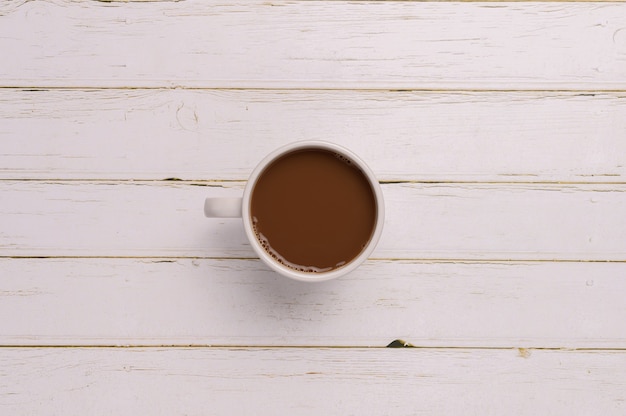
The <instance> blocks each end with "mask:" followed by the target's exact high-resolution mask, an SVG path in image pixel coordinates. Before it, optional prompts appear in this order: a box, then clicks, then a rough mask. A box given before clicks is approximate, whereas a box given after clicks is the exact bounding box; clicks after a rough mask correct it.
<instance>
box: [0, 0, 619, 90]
mask: <svg viewBox="0 0 626 416" xmlns="http://www.w3.org/2000/svg"><path fill="white" fill-rule="evenodd" d="M444 1H445V0H444ZM624 3H626V0H624ZM0 82H2V83H3V84H0V90H23V91H25V92H46V91H48V90H60V91H96V90H133V91H135V90H137V91H139V90H146V91H158V90H162V91H169V90H190V91H207V92H209V91H292V92H298V91H301V92H307V91H322V92H323V91H337V92H338V91H355V92H368V91H372V92H419V93H446V94H448V93H449V94H454V93H492V92H493V93H507V92H510V93H513V92H527V93H542V92H550V93H578V94H579V95H595V94H605V93H623V92H626V83H623V84H622V83H619V84H616V83H614V82H611V83H599V84H597V87H595V88H588V87H583V88H581V87H580V86H577V85H580V84H575V83H568V84H562V85H559V84H556V83H545V84H542V83H541V84H540V83H533V84H530V86H527V85H525V84H521V83H520V84H516V83H512V82H507V83H503V84H502V85H500V84H494V83H474V84H475V85H474V84H472V83H471V82H468V83H463V84H450V85H447V84H444V85H424V86H415V85H414V84H406V85H404V84H398V85H389V83H388V82H386V83H384V84H381V85H380V86H376V85H368V86H361V85H359V83H350V82H342V83H341V84H340V85H339V84H337V85H332V84H328V85H326V84H323V83H319V85H318V86H310V87H304V86H302V85H301V84H293V85H285V82H280V83H278V82H277V83H274V82H269V83H267V85H256V84H257V83H258V82H255V84H254V85H253V84H248V83H247V82H244V81H242V82H240V83H239V84H240V85H237V83H233V84H227V85H219V83H213V82H203V83H189V84H172V85H163V84H147V83H146V84H144V83H141V82H136V81H132V83H133V84H135V85H129V84H131V81H128V82H125V83H123V84H116V83H113V82H108V83H105V84H103V83H102V80H94V81H93V82H91V83H86V84H75V85H69V84H68V85H54V84H40V85H36V84H22V83H20V82H19V81H12V80H0ZM313 83H315V82H313ZM200 84H201V85H200ZM487 84H490V85H491V86H488V85H487ZM555 84H556V85H555ZM582 85H589V84H582Z"/></svg>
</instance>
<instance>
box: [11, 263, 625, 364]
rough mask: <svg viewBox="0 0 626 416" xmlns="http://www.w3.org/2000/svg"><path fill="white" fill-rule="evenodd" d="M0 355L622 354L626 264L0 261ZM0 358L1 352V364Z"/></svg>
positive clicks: (623, 346)
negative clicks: (116, 349)
mask: <svg viewBox="0 0 626 416" xmlns="http://www.w3.org/2000/svg"><path fill="white" fill-rule="evenodd" d="M0 270H2V273H3V278H2V279H1V280H0V316H4V317H10V319H3V320H2V322H1V323H0V345H5V346H6V345H36V346H41V345H179V346H184V345H234V346H236V345H247V346H251V345H252V346H269V345H272V346H286V345H288V346H302V345H307V346H343V347H355V346H361V347H364V346H374V347H375V346H377V347H384V346H385V345H387V344H389V343H390V342H391V341H392V340H394V339H397V338H400V339H404V340H406V341H408V342H410V343H411V344H413V345H415V346H428V347H458V348H462V347H489V348H514V347H524V348H626V305H625V303H624V301H623V294H624V293H625V291H626V263H586V262H583V263H578V262H574V263H569V262H567V263H566V262H557V263H544V262H539V263H517V262H513V263H510V262H502V263H493V262H491V263H489V262H469V263H467V262H465V263H461V262H434V263H433V262H413V261H382V260H378V261H370V262H367V263H366V264H364V265H363V266H361V267H360V268H359V269H357V270H356V271H355V272H353V273H351V274H350V275H348V276H345V277H343V278H341V279H338V280H334V281H330V282H324V283H319V284H303V283H301V282H296V281H290V280H288V279H286V278H284V277H281V276H278V275H277V274H276V273H274V272H272V271H270V270H269V269H268V268H267V267H265V266H264V265H263V264H262V263H261V262H260V260H228V259H215V260H212V259H0ZM1 354H2V350H1V349H0V355H1Z"/></svg>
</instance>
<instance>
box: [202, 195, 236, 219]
mask: <svg viewBox="0 0 626 416" xmlns="http://www.w3.org/2000/svg"><path fill="white" fill-rule="evenodd" d="M241 202H242V198H207V199H205V200H204V215H205V216H207V217H209V218H241Z"/></svg>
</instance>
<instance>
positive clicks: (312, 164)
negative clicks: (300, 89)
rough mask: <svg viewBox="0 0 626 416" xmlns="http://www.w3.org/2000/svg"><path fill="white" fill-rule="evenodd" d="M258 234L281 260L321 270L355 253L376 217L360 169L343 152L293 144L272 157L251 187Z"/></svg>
mask: <svg viewBox="0 0 626 416" xmlns="http://www.w3.org/2000/svg"><path fill="white" fill-rule="evenodd" d="M250 213H251V216H252V222H253V226H254V229H255V233H256V237H257V239H258V240H259V242H260V243H261V244H262V245H263V247H264V248H265V250H266V251H267V252H268V253H269V254H270V255H272V256H273V257H274V258H275V259H276V260H278V261H279V262H281V263H282V264H284V265H286V266H288V267H291V268H293V269H296V270H300V271H306V272H325V271H329V270H332V269H336V268H338V267H341V266H343V265H345V264H347V263H349V262H350V261H351V260H352V259H354V258H355V257H357V256H358V255H359V253H360V252H361V251H362V250H363V248H364V247H365V246H366V245H367V243H368V241H369V240H370V238H371V236H372V233H373V231H374V227H375V222H376V200H375V197H374V192H373V190H372V187H371V185H370V183H369V181H368V179H367V177H366V176H365V175H364V174H363V172H362V171H361V170H360V169H359V168H358V167H357V166H356V165H354V164H352V163H351V162H349V161H347V160H346V159H345V158H344V157H343V156H339V155H337V154H335V153H333V152H330V151H327V150H321V149H306V150H297V151H294V152H292V153H288V154H287V155H284V156H282V157H280V158H279V159H277V160H275V161H274V162H272V163H271V164H270V165H269V166H268V167H266V168H265V170H264V171H263V172H262V173H261V176H260V177H259V179H258V181H257V183H256V186H255V187H254V190H253V193H252V198H251V206H250Z"/></svg>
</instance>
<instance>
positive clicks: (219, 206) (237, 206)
mask: <svg viewBox="0 0 626 416" xmlns="http://www.w3.org/2000/svg"><path fill="white" fill-rule="evenodd" d="M304 149H321V150H327V151H331V152H334V153H337V154H339V155H341V156H343V157H345V158H347V159H348V160H350V161H351V162H352V163H353V164H355V165H356V166H357V167H358V168H359V169H360V170H361V172H363V174H364V175H365V177H366V178H367V180H368V182H369V184H370V186H371V189H372V191H373V194H374V198H375V200H376V220H375V225H374V230H373V233H372V236H371V238H370V240H369V241H368V243H367V244H366V245H365V247H364V248H363V250H362V251H361V252H360V253H359V254H358V255H357V256H356V257H355V258H354V259H352V260H351V261H350V262H348V263H346V264H345V265H343V266H341V267H339V268H336V269H332V270H329V271H326V272H317V273H311V272H303V271H298V270H295V269H292V268H290V267H287V266H285V265H284V264H282V263H280V262H279V261H277V260H276V259H274V258H273V257H272V256H271V255H270V254H269V253H268V252H267V251H266V250H265V249H264V248H263V246H262V245H261V243H260V242H259V240H258V239H257V237H256V234H255V232H254V229H253V224H252V217H251V215H250V204H251V197H252V192H253V190H254V187H255V185H256V183H257V180H258V179H259V177H260V175H261V173H263V171H264V169H265V168H266V167H267V166H269V165H270V164H271V163H272V162H273V161H275V160H276V159H278V158H280V157H281V156H283V155H286V154H288V153H291V152H294V151H296V150H304ZM204 215H206V216H207V217H210V218H237V217H240V218H242V219H243V226H244V229H245V232H246V236H247V237H248V240H249V241H250V245H251V246H252V248H253V249H254V251H255V252H256V254H257V255H258V256H259V257H260V258H261V260H263V261H264V262H265V263H266V264H267V265H268V266H269V267H271V268H272V269H273V270H275V271H276V272H278V273H280V274H281V275H283V276H286V277H289V278H292V279H296V280H301V281H307V282H318V281H324V280H330V279H334V278H337V277H339V276H343V275H345V274H347V273H349V272H351V271H353V270H354V269H356V268H357V267H358V266H359V265H360V264H361V263H363V262H364V261H365V260H366V259H367V258H368V257H369V255H370V254H371V253H372V251H373V250H374V248H375V247H376V244H377V243H378V240H379V238H380V235H381V233H382V230H383V223H384V219H385V209H384V201H383V193H382V191H381V189H380V184H379V183H378V181H377V180H376V177H375V176H374V174H373V173H372V171H371V170H370V168H369V167H368V166H367V165H366V164H365V163H364V162H363V161H362V160H361V159H359V157H358V156H356V155H355V154H354V153H352V152H351V151H350V150H348V149H346V148H344V147H342V146H339V145H336V144H334V143H328V142H323V141H302V142H295V143H291V144H289V145H286V146H283V147H281V148H279V149H276V150H275V151H273V152H272V153H270V154H269V155H267V156H266V157H265V158H264V159H263V160H262V161H261V162H260V163H259V164H258V165H257V167H256V168H255V169H254V171H253V172H252V174H251V175H250V177H249V178H248V182H247V184H246V187H245V189H244V192H243V197H242V198H206V200H205V202H204Z"/></svg>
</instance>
